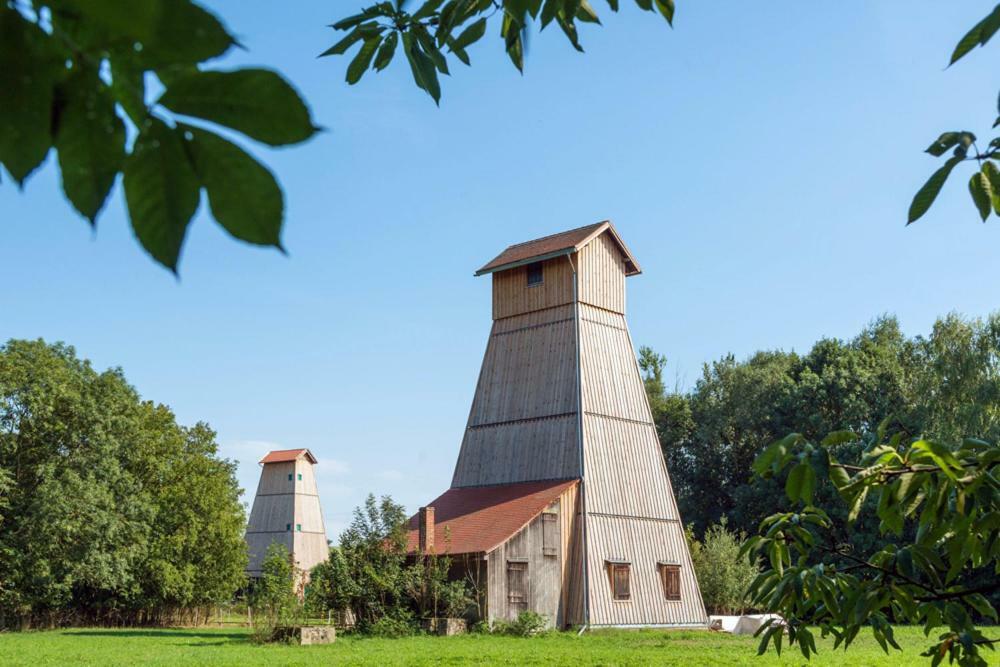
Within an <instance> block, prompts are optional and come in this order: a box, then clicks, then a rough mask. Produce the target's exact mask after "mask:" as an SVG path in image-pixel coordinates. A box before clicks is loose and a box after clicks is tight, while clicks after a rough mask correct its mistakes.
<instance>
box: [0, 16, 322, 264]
mask: <svg viewBox="0 0 1000 667" xmlns="http://www.w3.org/2000/svg"><path fill="white" fill-rule="evenodd" d="M236 45H237V42H236V40H235V38H234V37H233V36H232V35H231V34H230V33H229V32H228V30H227V29H226V27H225V26H224V25H223V24H222V22H221V21H220V20H219V19H218V18H217V17H216V16H215V15H213V14H212V13H211V12H208V11H206V10H205V9H202V8H201V7H200V6H198V5H197V4H195V3H193V2H190V0H142V2H130V3H119V2H107V1H101V2H98V1H96V0H22V1H13V0H5V1H4V2H2V3H0V90H3V95H4V99H3V104H0V164H2V165H3V166H4V167H6V169H7V172H8V173H9V174H10V175H11V176H12V177H13V178H14V180H15V181H16V182H17V183H18V184H19V185H20V186H22V187H23V185H24V182H25V181H26V180H27V179H28V177H29V176H30V175H31V174H32V172H34V171H35V169H37V168H38V167H39V166H41V164H42V163H43V162H44V161H45V158H46V156H47V155H48V154H49V151H50V150H51V149H53V148H54V149H55V150H56V153H57V155H58V164H59V171H60V174H61V176H62V187H63V192H64V193H65V195H66V198H67V199H68V200H69V202H70V204H72V206H73V208H75V209H76V210H77V212H78V213H80V215H82V216H83V217H84V218H86V219H87V220H88V221H89V222H90V224H91V225H95V224H96V223H97V217H98V215H99V214H100V212H101V210H102V208H103V207H104V204H105V202H106V201H107V198H108V195H109V194H110V192H111V190H112V189H113V187H114V184H115V181H116V180H117V177H118V174H119V173H121V174H123V179H122V180H123V185H124V189H125V202H126V204H127V207H128V213H129V219H130V220H131V223H132V230H133V231H134V232H135V236H136V238H137V239H138V240H139V243H141V244H142V246H143V248H145V250H146V251H147V252H148V253H149V254H150V255H151V256H152V257H153V259H154V260H156V261H157V262H159V263H160V264H162V265H163V266H165V267H167V268H169V269H171V270H172V271H174V272H176V270H177V262H178V259H179V257H180V253H181V248H182V246H183V244H184V237H185V235H186V233H187V227H188V223H189V222H190V221H191V219H192V218H193V217H194V214H195V212H196V211H197V210H198V205H199V201H200V198H201V191H202V190H205V192H206V194H207V195H208V204H209V208H210V209H211V212H212V216H213V217H214V218H215V220H216V221H217V222H218V223H219V224H220V225H221V226H222V227H223V229H225V230H226V231H227V232H228V233H229V234H231V235H232V236H234V237H235V238H237V239H240V240H242V241H246V242H248V243H254V244H259V245H268V246H276V247H279V248H280V247H281V226H282V221H283V217H284V202H283V196H282V192H281V188H280V186H279V185H278V183H277V181H276V180H275V179H274V176H273V175H272V174H271V172H270V171H268V169H267V168H266V167H264V166H263V165H262V164H260V163H259V162H258V161H257V160H255V159H254V158H253V157H252V156H251V155H250V154H249V153H248V152H247V151H246V150H244V149H243V148H242V147H240V146H238V145H237V144H235V143H232V142H231V141H229V140H228V139H225V138H223V137H222V136H221V135H220V134H218V133H217V132H215V131H214V130H212V129H211V128H210V126H206V125H204V124H203V123H213V124H218V125H222V126H225V127H227V128H229V129H231V130H234V131H236V132H238V133H240V134H243V135H245V136H246V137H249V138H250V139H254V140H255V141H258V142H260V143H263V144H266V145H268V146H286V145H289V144H296V143H299V142H302V141H306V140H307V139H309V138H310V137H311V136H312V135H313V134H314V133H315V131H316V127H315V126H314V125H313V122H312V120H311V118H310V114H309V110H308V109H307V108H306V106H305V103H304V102H303V101H302V99H301V98H300V97H299V95H298V93H296V92H295V91H294V90H293V89H292V87H291V86H290V85H289V84H288V82H287V81H285V79H283V78H282V77H281V76H280V75H278V74H277V73H275V72H273V71H270V70H266V69H257V68H241V69H236V70H206V69H202V67H203V65H204V64H205V63H207V62H208V61H210V60H212V59H215V58H218V57H220V56H223V55H224V54H226V53H227V52H228V51H229V50H230V49H231V48H232V47H233V46H236ZM157 91H159V93H158V94H156V95H155V97H154V96H153V93H155V92H157ZM192 119H193V120H194V121H196V124H191V120H192ZM133 137H134V140H132V138H133Z"/></svg>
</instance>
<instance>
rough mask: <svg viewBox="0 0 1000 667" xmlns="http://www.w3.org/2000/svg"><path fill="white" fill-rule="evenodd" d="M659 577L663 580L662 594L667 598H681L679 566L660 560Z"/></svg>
mask: <svg viewBox="0 0 1000 667" xmlns="http://www.w3.org/2000/svg"><path fill="white" fill-rule="evenodd" d="M657 565H659V566H660V578H661V579H662V580H663V596H664V597H665V598H666V599H668V600H680V599H681V566H680V565H676V564H674V563H665V562H663V561H660V562H659V563H657Z"/></svg>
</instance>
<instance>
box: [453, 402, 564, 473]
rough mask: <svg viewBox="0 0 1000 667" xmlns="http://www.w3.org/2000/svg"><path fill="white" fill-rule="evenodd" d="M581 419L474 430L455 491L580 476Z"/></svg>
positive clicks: (460, 459)
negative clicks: (472, 487) (466, 487)
mask: <svg viewBox="0 0 1000 667" xmlns="http://www.w3.org/2000/svg"><path fill="white" fill-rule="evenodd" d="M579 452H580V450H579V446H578V445H577V419H576V415H575V414H573V415H567V416H562V417H548V418H542V419H533V420H529V421H518V422H513V423H506V424H499V425H496V426H481V427H477V428H469V429H467V430H466V432H465V438H464V439H463V440H462V449H461V452H460V453H459V456H458V462H457V464H456V465H455V474H454V476H453V477H452V482H451V485H452V486H453V487H462V486H484V485H487V484H511V483H515V482H529V481H535V480H545V479H573V478H575V477H579V476H580V454H579Z"/></svg>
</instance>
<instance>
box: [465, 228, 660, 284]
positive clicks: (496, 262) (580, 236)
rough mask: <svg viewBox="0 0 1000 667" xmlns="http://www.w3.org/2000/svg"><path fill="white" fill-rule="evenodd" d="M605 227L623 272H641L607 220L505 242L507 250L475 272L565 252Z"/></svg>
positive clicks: (479, 274)
mask: <svg viewBox="0 0 1000 667" xmlns="http://www.w3.org/2000/svg"><path fill="white" fill-rule="evenodd" d="M606 231H607V232H610V233H611V236H612V238H613V239H614V241H615V243H616V244H617V245H618V247H619V248H620V249H621V251H622V254H623V255H625V268H626V275H629V276H631V275H635V274H637V273H640V271H641V269H640V268H639V263H638V262H636V261H635V258H634V257H632V253H630V252H629V250H628V248H626V247H625V243H624V242H623V241H622V240H621V237H620V236H618V232H617V231H615V228H614V226H613V225H612V224H611V222H609V221H608V220H604V221H603V222H596V223H594V224H592V225H586V226H584V227H577V228H576V229H570V230H568V231H565V232H559V233H558V234H552V235H551V236H543V237H542V238H540V239H535V240H533V241H525V242H524V243H516V244H514V245H512V246H508V247H507V249H506V250H504V251H503V252H502V253H500V254H499V255H497V256H496V257H494V258H493V260H492V261H490V262H489V263H488V264H486V266H484V267H483V268H481V269H479V270H478V271H476V275H477V276H481V275H483V274H484V273H493V272H494V271H501V270H504V269H512V268H514V267H516V266H521V265H524V264H528V263H530V262H532V261H539V260H541V259H548V258H550V257H558V256H560V255H568V254H570V253H573V252H576V251H578V250H579V249H580V248H582V247H583V246H585V245H587V244H588V243H590V242H591V241H592V240H594V239H595V238H597V237H598V236H599V235H600V234H603V233H604V232H606Z"/></svg>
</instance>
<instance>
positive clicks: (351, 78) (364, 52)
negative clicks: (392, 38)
mask: <svg viewBox="0 0 1000 667" xmlns="http://www.w3.org/2000/svg"><path fill="white" fill-rule="evenodd" d="M394 34H395V33H394ZM381 43H382V38H381V37H374V38H372V39H368V40H365V43H364V44H363V45H362V46H361V49H360V50H359V51H358V53H357V55H356V56H354V59H353V60H352V61H351V64H350V65H348V66H347V78H346V80H347V83H348V84H350V85H352V86H353V85H354V84H356V83H357V82H358V81H360V80H361V76H362V75H363V74H364V73H365V70H367V69H368V68H369V67H370V66H371V64H372V58H374V57H375V51H376V50H377V49H378V47H379V45H380V44H381Z"/></svg>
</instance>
